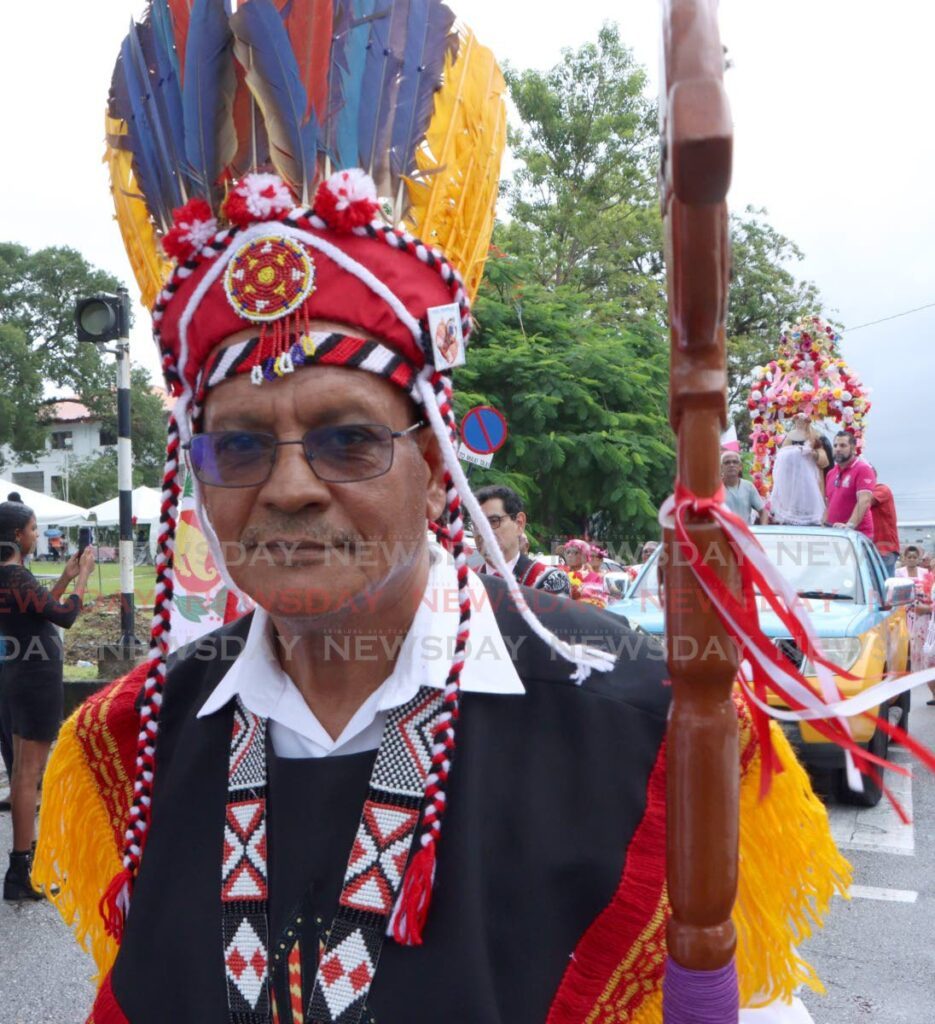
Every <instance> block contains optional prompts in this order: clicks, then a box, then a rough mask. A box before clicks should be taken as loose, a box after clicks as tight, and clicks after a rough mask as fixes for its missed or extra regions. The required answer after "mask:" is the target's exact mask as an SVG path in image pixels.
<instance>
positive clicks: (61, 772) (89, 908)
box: [32, 665, 146, 984]
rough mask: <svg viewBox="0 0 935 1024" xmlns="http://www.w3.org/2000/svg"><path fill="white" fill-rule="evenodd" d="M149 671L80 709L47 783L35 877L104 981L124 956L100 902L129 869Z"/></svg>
mask: <svg viewBox="0 0 935 1024" xmlns="http://www.w3.org/2000/svg"><path fill="white" fill-rule="evenodd" d="M145 675H146V666H145V665H142V666H140V667H139V668H137V669H135V670H134V671H133V672H131V673H130V674H129V675H127V676H124V678H123V679H118V680H117V681H116V682H114V683H111V685H110V686H107V687H105V688H104V689H103V690H101V691H100V692H98V693H96V694H94V696H93V697H91V698H90V699H89V700H87V701H85V703H84V704H82V705H81V707H80V708H78V710H77V711H76V712H75V713H74V714H73V715H72V716H71V717H70V718H69V719H68V720H67V721H66V722H65V724H64V725H63V726H62V729H61V732H60V733H59V738H58V741H57V743H56V744H55V749H54V751H53V752H52V757H51V758H50V759H49V766H48V768H47V769H46V772H45V776H44V778H43V782H42V807H41V810H40V812H39V843H38V846H37V848H36V857H35V861H34V863H33V871H32V874H33V879H34V881H35V883H36V884H38V885H42V886H44V887H45V891H46V892H47V893H50V894H51V895H50V896H49V899H51V900H52V902H53V903H54V904H55V906H56V907H57V908H58V911H59V913H60V914H61V915H62V917H63V918H64V920H65V923H66V924H68V925H69V926H70V927H72V928H74V931H75V936H76V938H77V939H78V942H79V943H80V944H81V946H82V948H83V949H85V950H87V951H88V952H90V954H91V955H92V957H93V958H94V962H95V964H96V965H97V971H98V973H97V978H96V980H97V982H98V984H100V983H101V981H102V980H103V979H104V977H105V976H106V974H107V972H108V971H109V970H110V968H111V967H112V966H113V962H114V959H115V958H116V956H117V944H116V942H115V941H114V940H113V939H112V938H111V937H110V936H109V935H108V934H107V932H106V931H105V929H104V921H103V919H102V918H101V915H100V912H99V910H98V904H99V902H100V899H101V896H102V895H103V894H104V890H105V889H106V888H107V886H108V885H109V884H110V882H111V880H112V879H113V878H114V876H115V875H116V874H117V873H118V872H119V871H120V869H121V868H122V867H123V865H122V863H121V860H120V852H121V850H122V848H123V836H124V832H125V831H126V822H127V818H128V816H129V811H130V803H131V800H132V794H133V777H134V763H135V760H136V740H137V734H138V733H139V715H138V714H137V711H136V707H135V702H136V698H137V696H138V694H139V692H140V687H141V686H142V684H143V680H144V678H145ZM54 887H57V890H58V891H57V892H56V889H55V888H54Z"/></svg>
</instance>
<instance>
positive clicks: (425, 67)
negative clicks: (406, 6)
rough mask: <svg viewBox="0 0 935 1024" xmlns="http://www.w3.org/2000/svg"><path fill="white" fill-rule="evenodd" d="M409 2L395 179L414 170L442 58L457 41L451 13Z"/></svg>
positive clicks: (430, 0)
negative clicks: (453, 30) (453, 32)
mask: <svg viewBox="0 0 935 1024" xmlns="http://www.w3.org/2000/svg"><path fill="white" fill-rule="evenodd" d="M411 2H412V6H411V8H410V12H409V23H408V25H407V36H406V47H405V51H404V53H403V66H402V78H401V80H400V83H399V93H398V95H397V98H396V112H395V115H394V119H393V134H392V140H391V149H390V171H391V172H392V174H393V177H394V178H396V179H398V178H399V177H400V176H402V175H411V174H412V173H413V172H414V171H415V169H416V161H415V153H416V149H417V147H418V145H419V143H420V142H421V141H422V139H423V138H424V137H425V133H426V131H427V130H428V126H429V122H430V121H431V119H432V114H433V112H434V109H435V93H436V91H437V90H438V88H439V86H440V85H441V80H442V72H443V71H444V66H445V57H446V55H447V54H448V53H449V52H452V51H453V50H454V48H455V46H456V45H457V39H458V37H457V35H454V34H452V33H451V27H452V25H453V24H454V14H452V12H451V11H450V10H449V9H448V8H447V7H446V6H445V5H444V4H443V3H440V2H439V0H411Z"/></svg>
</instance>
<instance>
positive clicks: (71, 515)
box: [0, 477, 87, 526]
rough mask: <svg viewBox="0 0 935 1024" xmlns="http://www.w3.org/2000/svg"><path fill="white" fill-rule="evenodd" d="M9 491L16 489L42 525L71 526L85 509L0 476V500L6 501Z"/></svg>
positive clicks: (85, 513)
mask: <svg viewBox="0 0 935 1024" xmlns="http://www.w3.org/2000/svg"><path fill="white" fill-rule="evenodd" d="M10 491H18V492H19V496H20V497H21V498H22V499H23V504H24V505H28V506H29V508H31V509H32V510H33V512H35V514H36V522H37V523H39V524H40V525H42V526H49V525H54V526H71V525H73V524H75V523H77V522H79V521H83V520H84V517H85V516H86V515H87V511H86V510H85V509H83V508H82V507H81V506H80V505H72V504H70V503H69V502H67V501H61V500H59V499H58V498H52V497H50V496H49V495H48V494H42V493H41V492H40V491H33V490H30V489H29V488H28V487H22V486H20V485H19V484H14V483H11V482H10V481H9V480H4V479H3V478H2V477H0V500H2V501H6V496H7V495H8V494H9V493H10Z"/></svg>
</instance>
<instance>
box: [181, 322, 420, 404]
mask: <svg viewBox="0 0 935 1024" xmlns="http://www.w3.org/2000/svg"><path fill="white" fill-rule="evenodd" d="M287 346H288V347H286V348H285V350H284V351H282V352H272V353H270V352H269V349H270V347H271V342H270V339H268V338H262V337H256V338H247V339H246V341H241V342H238V343H237V344H235V345H228V346H227V347H226V348H223V349H221V350H220V351H219V352H218V353H217V354H216V355H215V356H214V358H213V359H212V360H211V361H210V362H209V363H208V364H207V365H206V366H205V368H204V369H203V370H202V372H201V374H200V375H199V378H198V385H197V387H196V389H195V394H196V395H197V396H198V397H197V400H196V406H197V405H200V404H201V402H202V401H203V399H204V396H205V394H207V392H208V391H209V390H210V389H211V388H213V387H215V386H216V385H218V384H220V383H221V381H223V380H227V379H228V378H230V377H235V376H237V375H238V374H241V373H247V372H249V373H250V374H251V375H252V377H253V380H254V381H255V382H256V383H261V382H262V381H264V380H267V381H273V380H277V379H278V378H279V377H283V376H285V375H286V374H288V373H292V372H293V371H294V370H296V369H298V368H299V367H300V366H308V365H311V364H313V363H318V364H320V365H324V366H346V367H349V368H353V369H358V370H368V371H370V372H371V373H376V374H377V375H379V376H380V377H383V378H384V379H386V380H389V381H390V382H391V383H393V384H395V385H396V386H397V387H401V388H402V389H403V390H404V391H407V392H408V393H409V394H410V395H411V396H412V397H413V398H417V396H418V390H417V388H416V386H415V380H416V370H415V367H414V366H413V365H412V364H411V363H409V362H407V361H406V360H405V359H403V357H402V356H400V355H399V354H398V353H396V352H394V351H393V350H392V349H391V348H388V347H387V346H386V345H383V344H381V343H380V342H378V341H366V340H365V339H363V338H353V337H350V336H349V335H346V334H331V333H328V332H326V331H309V332H306V333H303V334H302V336H301V337H300V338H298V340H296V341H294V342H292V343H291V344H288V343H287ZM193 411H194V410H193Z"/></svg>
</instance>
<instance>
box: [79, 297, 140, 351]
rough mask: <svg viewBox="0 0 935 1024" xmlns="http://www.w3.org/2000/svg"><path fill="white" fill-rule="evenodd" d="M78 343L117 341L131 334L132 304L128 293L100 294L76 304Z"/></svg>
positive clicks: (80, 300)
mask: <svg viewBox="0 0 935 1024" xmlns="http://www.w3.org/2000/svg"><path fill="white" fill-rule="evenodd" d="M75 323H76V325H77V328H78V341H95V342H106V341H117V340H118V339H120V338H126V337H127V336H128V335H129V333H130V303H129V298H128V296H127V293H126V292H121V293H120V294H119V295H109V294H107V293H106V292H99V293H98V294H97V295H89V296H88V297H87V298H85V299H79V300H78V301H77V303H76V304H75Z"/></svg>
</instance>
